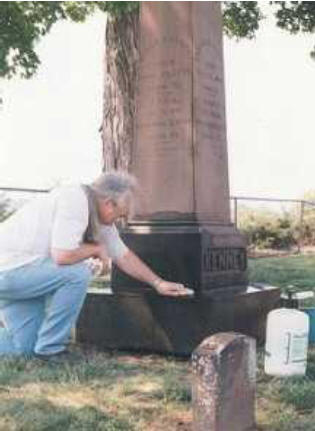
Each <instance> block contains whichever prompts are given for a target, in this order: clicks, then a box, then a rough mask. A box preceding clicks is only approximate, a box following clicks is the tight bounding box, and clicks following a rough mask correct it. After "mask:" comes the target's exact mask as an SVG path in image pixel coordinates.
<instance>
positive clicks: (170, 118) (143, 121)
mask: <svg viewBox="0 0 315 431" xmlns="http://www.w3.org/2000/svg"><path fill="white" fill-rule="evenodd" d="M191 73H192V72H191V47H190V46H187V44H186V43H185V42H184V40H182V39H181V38H178V37H172V36H169V37H163V38H161V39H160V40H155V41H154V44H151V45H150V47H149V49H148V47H146V48H145V49H144V50H142V55H141V60H140V74H139V92H138V94H139V97H140V100H141V103H138V112H137V127H138V132H139V134H140V135H141V141H142V142H144V143H143V144H141V149H140V148H139V150H141V153H142V154H143V152H144V153H145V152H150V153H151V152H152V148H154V157H155V159H156V157H162V158H163V157H165V156H166V155H167V156H169V151H172V152H173V151H182V152H186V151H187V148H189V145H190V144H191V135H189V136H188V135H187V131H188V130H189V129H188V125H189V124H190V121H191V107H190V98H189V97H188V96H189V95H190V94H191V85H192V82H191ZM148 142H150V145H148V144H147V143H148ZM148 155H149V154H148Z"/></svg>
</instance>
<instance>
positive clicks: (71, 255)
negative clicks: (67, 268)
mask: <svg viewBox="0 0 315 431" xmlns="http://www.w3.org/2000/svg"><path fill="white" fill-rule="evenodd" d="M99 256H100V246H99V244H87V243H83V244H82V245H80V247H78V248H75V249H72V250H62V249H58V248H53V249H52V250H51V257H52V259H53V260H54V261H55V262H56V263H57V264H58V265H72V264H73V263H77V262H80V261H81V260H84V259H88V258H89V257H99Z"/></svg>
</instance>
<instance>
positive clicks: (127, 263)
mask: <svg viewBox="0 0 315 431" xmlns="http://www.w3.org/2000/svg"><path fill="white" fill-rule="evenodd" d="M114 262H115V264H116V265H117V266H118V267H119V269H121V270H122V271H124V272H125V273H127V274H128V275H130V276H132V277H134V278H136V279H138V280H140V281H143V282H145V283H148V284H150V285H151V286H152V287H154V288H155V289H156V290H157V292H158V293H160V294H161V295H171V296H182V295H183V296H184V295H189V294H191V293H192V291H191V290H190V289H186V288H185V287H184V285H183V284H181V283H173V282H171V281H166V280H163V279H162V278H160V277H159V276H158V275H157V274H155V273H154V272H153V271H152V270H151V269H150V268H149V267H148V266H147V265H146V264H145V263H144V262H143V261H142V260H141V259H139V257H138V256H137V255H136V254H135V253H133V252H132V251H131V250H129V249H128V251H127V252H126V253H125V254H124V255H123V256H122V257H120V258H119V259H115V261H114Z"/></svg>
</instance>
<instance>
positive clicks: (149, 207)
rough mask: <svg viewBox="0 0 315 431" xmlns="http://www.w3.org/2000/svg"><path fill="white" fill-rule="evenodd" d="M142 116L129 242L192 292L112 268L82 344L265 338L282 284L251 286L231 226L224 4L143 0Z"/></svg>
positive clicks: (161, 347)
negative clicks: (157, 287)
mask: <svg viewBox="0 0 315 431" xmlns="http://www.w3.org/2000/svg"><path fill="white" fill-rule="evenodd" d="M135 121H136V131H137V137H136V141H135V144H134V147H133V148H132V172H133V173H134V174H135V175H136V176H137V178H138V180H139V183H140V185H141V189H142V193H141V199H140V200H139V203H138V206H137V209H136V215H135V217H134V219H133V221H132V222H131V223H130V224H129V225H128V227H127V228H126V229H125V230H124V231H123V232H122V237H123V239H124V240H125V242H126V244H127V245H129V246H130V248H131V249H132V250H134V251H135V252H136V253H137V254H138V255H139V256H141V258H142V259H143V260H144V261H146V262H147V263H148V264H149V265H150V266H151V267H152V268H153V269H154V270H155V271H156V272H157V273H158V274H159V275H160V276H161V277H163V278H165V279H168V280H173V281H178V282H182V283H184V284H185V285H186V286H187V287H189V288H192V289H194V291H195V295H194V296H193V297H188V298H185V297H181V298H168V297H164V296H159V295H158V294H157V293H156V292H155V291H153V289H152V288H151V287H149V286H146V285H144V284H143V283H141V282H138V281H136V280H134V279H132V278H130V277H128V276H127V275H125V274H123V273H121V272H120V271H119V270H118V268H116V267H115V266H114V268H113V273H112V282H111V288H112V290H108V291H107V292H102V291H100V290H95V291H91V292H90V293H89V295H88V297H87V300H86V301H85V304H84V307H83V310H82V313H81V315H80V319H79V324H78V328H77V337H78V340H79V341H84V342H89V343H92V344H96V345H97V346H99V347H104V348H115V349H117V348H118V349H119V348H120V349H137V350H147V351H159V352H168V353H176V354H184V355H186V354H190V353H191V352H192V351H193V350H194V349H195V348H196V346H197V345H198V344H199V343H200V342H201V341H202V340H203V339H204V338H205V337H207V336H209V335H211V334H213V333H216V332H227V331H231V330H233V331H238V332H241V333H244V334H247V335H251V336H254V337H256V338H258V339H262V338H263V336H264V325H265V318H266V314H267V313H268V311H270V310H271V309H272V308H273V307H274V306H275V304H276V303H277V301H278V299H279V289H276V288H272V287H270V286H263V285H260V286H259V287H252V286H248V284H247V271H246V269H247V257H246V244H245V239H244V238H243V237H242V236H241V234H240V233H239V232H238V231H237V229H236V228H235V226H234V225H233V224H232V223H231V221H230V206H229V184H228V160H227V143H226V123H225V95H224V70H223V48H222V23H221V11H220V3H219V2H141V17H140V65H139V82H138V99H137V109H136V116H135Z"/></svg>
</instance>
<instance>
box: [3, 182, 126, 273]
mask: <svg viewBox="0 0 315 431" xmlns="http://www.w3.org/2000/svg"><path fill="white" fill-rule="evenodd" d="M88 215H89V214H88V200H87V196H86V194H85V192H84V190H83V188H82V187H81V186H80V185H71V186H69V185H67V186H62V187H58V188H56V189H54V190H53V191H51V192H50V193H47V194H46V195H41V196H39V197H37V198H35V199H33V200H32V201H30V202H29V203H27V204H26V205H24V206H23V207H22V208H21V209H19V210H18V211H17V212H16V213H14V214H13V215H12V216H11V217H9V218H8V219H7V220H5V221H4V222H3V223H0V271H6V270H9V269H14V268H17V267H19V266H22V265H25V264H27V263H31V262H33V261H34V260H36V259H38V258H43V257H49V256H50V255H51V249H52V248H58V249H63V250H73V249H75V248H78V247H79V246H80V244H81V243H82V239H83V235H84V232H85V230H86V228H87V225H88ZM101 232H102V237H103V242H104V246H105V247H106V250H107V253H108V256H109V257H110V258H111V259H113V260H115V259H118V258H120V257H121V256H123V255H124V254H125V253H126V251H127V250H128V248H127V247H126V245H125V244H124V243H123V241H122V240H121V238H120V236H119V233H118V231H117V228H116V227H115V225H103V227H102V229H101Z"/></svg>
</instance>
